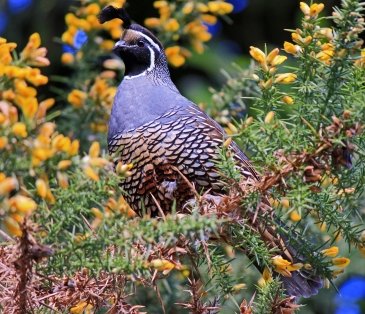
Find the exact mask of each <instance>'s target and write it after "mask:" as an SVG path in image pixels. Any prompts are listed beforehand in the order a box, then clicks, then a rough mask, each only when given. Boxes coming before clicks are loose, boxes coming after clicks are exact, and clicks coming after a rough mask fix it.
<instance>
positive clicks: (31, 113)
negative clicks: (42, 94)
mask: <svg viewBox="0 0 365 314" xmlns="http://www.w3.org/2000/svg"><path fill="white" fill-rule="evenodd" d="M14 101H15V103H16V104H17V105H18V106H19V107H20V108H21V109H22V112H23V114H24V116H25V117H26V118H28V119H33V118H34V117H35V115H36V113H37V111H38V100H37V98H35V97H23V96H20V95H16V96H15V99H14Z"/></svg>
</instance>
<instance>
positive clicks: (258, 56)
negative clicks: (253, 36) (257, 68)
mask: <svg viewBox="0 0 365 314" xmlns="http://www.w3.org/2000/svg"><path fill="white" fill-rule="evenodd" d="M250 55H251V57H252V58H254V59H255V60H256V61H257V62H258V63H260V64H265V62H266V55H265V53H264V52H263V51H262V50H261V49H259V48H256V47H254V46H251V47H250Z"/></svg>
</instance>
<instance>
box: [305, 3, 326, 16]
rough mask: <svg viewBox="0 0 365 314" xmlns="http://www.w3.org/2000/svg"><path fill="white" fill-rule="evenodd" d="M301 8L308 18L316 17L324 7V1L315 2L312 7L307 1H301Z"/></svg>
mask: <svg viewBox="0 0 365 314" xmlns="http://www.w3.org/2000/svg"><path fill="white" fill-rule="evenodd" d="M300 9H301V10H302V12H303V13H304V15H305V16H306V18H316V17H317V16H318V14H319V13H321V12H322V10H323V9H324V4H323V3H313V4H312V5H311V6H310V7H309V6H308V5H307V4H306V3H305V2H300Z"/></svg>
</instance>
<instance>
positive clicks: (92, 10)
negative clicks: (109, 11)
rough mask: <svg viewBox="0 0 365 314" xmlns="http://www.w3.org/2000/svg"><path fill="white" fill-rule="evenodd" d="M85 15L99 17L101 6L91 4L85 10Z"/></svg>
mask: <svg viewBox="0 0 365 314" xmlns="http://www.w3.org/2000/svg"><path fill="white" fill-rule="evenodd" d="M84 12H85V14H88V15H97V14H98V13H99V12H100V6H99V5H98V4H97V3H91V4H89V5H88V6H87V7H86V8H85V9H84Z"/></svg>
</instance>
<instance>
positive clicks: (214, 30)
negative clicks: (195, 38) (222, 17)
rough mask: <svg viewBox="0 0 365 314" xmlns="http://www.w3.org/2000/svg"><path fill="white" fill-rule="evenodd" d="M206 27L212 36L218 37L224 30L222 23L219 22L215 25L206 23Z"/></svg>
mask: <svg viewBox="0 0 365 314" xmlns="http://www.w3.org/2000/svg"><path fill="white" fill-rule="evenodd" d="M204 25H205V26H206V27H207V30H208V32H209V33H211V34H212V36H215V35H217V34H218V33H219V32H220V31H221V29H222V23H221V22H220V21H217V23H215V24H213V25H212V24H208V23H204Z"/></svg>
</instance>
